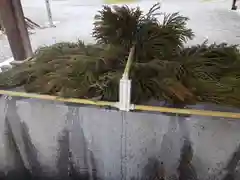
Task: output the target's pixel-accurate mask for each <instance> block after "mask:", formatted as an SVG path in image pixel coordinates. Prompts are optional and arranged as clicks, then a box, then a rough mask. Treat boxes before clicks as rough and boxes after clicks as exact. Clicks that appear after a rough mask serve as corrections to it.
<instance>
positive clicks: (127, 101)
mask: <svg viewBox="0 0 240 180" xmlns="http://www.w3.org/2000/svg"><path fill="white" fill-rule="evenodd" d="M119 109H120V110H122V111H129V110H131V109H132V106H131V80H129V79H128V77H126V76H125V74H124V75H123V77H122V79H121V80H120V84H119Z"/></svg>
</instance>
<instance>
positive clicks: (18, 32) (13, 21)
mask: <svg viewBox="0 0 240 180" xmlns="http://www.w3.org/2000/svg"><path fill="white" fill-rule="evenodd" d="M0 17H1V19H2V23H3V26H4V28H5V33H6V34H7V37H8V41H9V44H10V47H11V50H12V54H13V57H14V59H15V60H24V59H26V58H28V57H30V56H32V48H31V43H30V39H29V36H28V31H27V27H26V23H25V20H24V14H23V10H22V5H21V2H20V0H0Z"/></svg>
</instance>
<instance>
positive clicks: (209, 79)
mask: <svg viewBox="0 0 240 180" xmlns="http://www.w3.org/2000/svg"><path fill="white" fill-rule="evenodd" d="M160 19H161V20H160ZM187 21H188V18H187V17H184V16H181V15H180V14H179V13H173V14H166V13H162V12H160V5H159V4H155V5H154V6H153V7H152V8H151V9H150V10H149V12H148V13H146V14H144V13H143V11H141V9H140V8H129V7H128V6H114V7H109V6H104V7H103V9H102V10H100V11H99V12H98V14H97V15H96V17H95V21H94V29H93V33H92V35H93V37H94V38H95V39H96V44H91V45H86V44H84V43H83V42H82V41H79V42H77V43H69V42H65V43H57V44H54V45H52V46H47V47H42V48H40V49H38V50H37V51H36V52H35V55H34V57H33V59H32V60H31V61H28V62H26V63H23V64H21V65H18V66H17V67H13V68H12V69H11V70H9V71H6V72H3V73H1V74H0V88H2V89H3V88H4V89H6V88H12V87H16V86H22V85H23V86H24V87H25V90H26V91H27V92H35V93H40V94H51V95H57V96H63V97H75V98H94V99H98V100H109V101H117V100H118V89H119V87H118V86H119V80H120V78H121V76H122V74H123V72H124V68H125V66H126V63H127V59H128V55H129V52H130V49H131V48H132V47H134V57H133V62H132V64H131V68H130V78H131V79H132V103H145V102H147V101H149V100H150V99H155V100H159V101H166V102H168V103H171V104H174V105H177V106H179V105H181V106H185V105H187V104H195V103H198V102H206V103H216V104H221V105H228V106H234V107H240V96H239V94H240V72H239V70H238V69H239V67H240V60H239V57H240V56H239V50H238V49H237V46H236V45H228V44H224V43H222V44H211V45H208V44H207V42H204V43H203V44H201V45H195V46H192V47H185V46H184V45H185V43H186V42H187V41H188V40H190V39H192V38H194V33H193V32H192V30H191V29H189V28H187Z"/></svg>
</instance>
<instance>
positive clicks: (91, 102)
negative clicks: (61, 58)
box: [0, 90, 240, 119]
mask: <svg viewBox="0 0 240 180" xmlns="http://www.w3.org/2000/svg"><path fill="white" fill-rule="evenodd" d="M0 94H3V95H8V96H13V97H25V98H35V99H42V100H49V101H59V102H68V103H76V104H85V105H96V106H111V107H116V102H107V101H94V100H88V99H76V98H61V97H58V96H50V95H40V94H32V93H24V92H14V91H5V90H0ZM134 109H135V110H141V111H151V112H164V113H175V114H189V115H199V116H209V117H221V118H234V119H238V118H239V119H240V113H231V112H220V111H205V110H196V109H177V108H167V107H158V106H144V105H135V106H134Z"/></svg>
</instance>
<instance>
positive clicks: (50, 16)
mask: <svg viewBox="0 0 240 180" xmlns="http://www.w3.org/2000/svg"><path fill="white" fill-rule="evenodd" d="M45 3H46V8H47V14H48V21H49V25H50V27H55V26H54V24H53V19H52V12H51V7H50V2H49V0H45Z"/></svg>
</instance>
